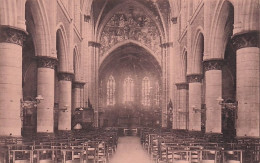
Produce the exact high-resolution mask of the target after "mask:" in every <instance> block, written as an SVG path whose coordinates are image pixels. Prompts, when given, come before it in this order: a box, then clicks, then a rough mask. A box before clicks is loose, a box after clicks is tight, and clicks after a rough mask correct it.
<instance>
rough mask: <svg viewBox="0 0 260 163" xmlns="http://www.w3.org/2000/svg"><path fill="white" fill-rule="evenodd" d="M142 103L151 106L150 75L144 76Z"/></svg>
mask: <svg viewBox="0 0 260 163" xmlns="http://www.w3.org/2000/svg"><path fill="white" fill-rule="evenodd" d="M142 104H143V105H144V106H150V80H149V78H148V77H144V79H143V81H142Z"/></svg>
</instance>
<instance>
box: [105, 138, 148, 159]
mask: <svg viewBox="0 0 260 163" xmlns="http://www.w3.org/2000/svg"><path fill="white" fill-rule="evenodd" d="M110 163H152V161H151V160H150V158H149V155H148V153H147V152H146V151H145V150H144V149H143V148H142V146H141V143H140V139H139V138H138V137H134V136H125V137H120V138H119V140H118V146H117V151H116V153H115V154H114V155H113V157H112V158H111V160H110Z"/></svg>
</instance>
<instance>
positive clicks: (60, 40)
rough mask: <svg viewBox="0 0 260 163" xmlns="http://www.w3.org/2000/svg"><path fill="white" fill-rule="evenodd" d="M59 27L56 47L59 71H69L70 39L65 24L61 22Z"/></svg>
mask: <svg viewBox="0 0 260 163" xmlns="http://www.w3.org/2000/svg"><path fill="white" fill-rule="evenodd" d="M58 27H59V28H58V30H57V32H56V39H57V42H56V44H57V45H56V49H57V57H58V61H59V66H58V71H61V72H69V59H68V39H67V35H66V31H65V28H64V26H63V24H62V23H60V24H59V26H58Z"/></svg>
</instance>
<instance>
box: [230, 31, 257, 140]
mask: <svg viewBox="0 0 260 163" xmlns="http://www.w3.org/2000/svg"><path fill="white" fill-rule="evenodd" d="M232 39H233V45H234V47H235V48H236V49H237V51H236V56H237V58H236V59H237V88H236V89H237V90H236V91H237V101H238V115H237V117H238V119H237V126H236V131H237V136H238V137H243V136H250V137H259V136H260V118H259V116H260V109H259V108H260V105H259V103H260V80H259V74H260V71H259V67H260V63H259V53H260V52H259V31H252V32H248V33H239V34H236V35H234V36H233V38H232Z"/></svg>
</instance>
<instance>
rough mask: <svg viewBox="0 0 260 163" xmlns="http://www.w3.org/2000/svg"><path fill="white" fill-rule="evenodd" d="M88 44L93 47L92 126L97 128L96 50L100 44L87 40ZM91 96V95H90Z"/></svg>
mask: <svg viewBox="0 0 260 163" xmlns="http://www.w3.org/2000/svg"><path fill="white" fill-rule="evenodd" d="M88 46H91V47H93V49H92V52H93V58H92V66H93V67H91V68H92V69H91V70H92V74H91V79H92V81H91V87H92V88H91V89H92V90H91V94H92V99H91V100H92V103H91V104H92V106H93V109H94V127H96V128H98V126H99V124H98V122H99V120H98V119H99V108H98V80H99V79H98V61H99V58H98V57H99V54H98V52H99V51H98V50H99V48H100V47H101V44H100V43H98V42H95V41H89V42H88ZM90 97H91V96H90Z"/></svg>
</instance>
